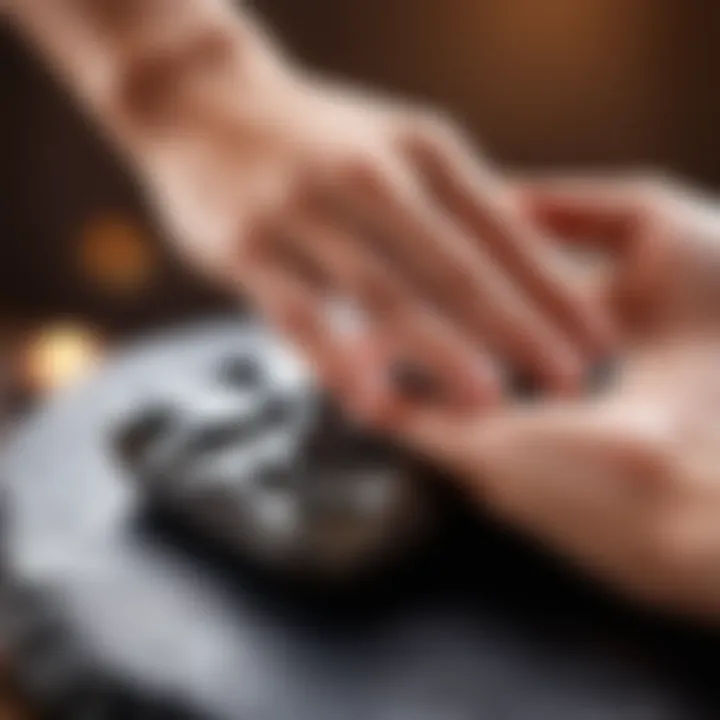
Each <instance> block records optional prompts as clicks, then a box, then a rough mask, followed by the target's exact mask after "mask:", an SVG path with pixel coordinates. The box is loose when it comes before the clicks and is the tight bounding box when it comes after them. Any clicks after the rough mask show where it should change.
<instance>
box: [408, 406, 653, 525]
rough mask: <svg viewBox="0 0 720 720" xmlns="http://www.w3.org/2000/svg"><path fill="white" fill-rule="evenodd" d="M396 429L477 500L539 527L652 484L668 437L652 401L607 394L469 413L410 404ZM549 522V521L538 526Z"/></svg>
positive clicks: (591, 508)
mask: <svg viewBox="0 0 720 720" xmlns="http://www.w3.org/2000/svg"><path fill="white" fill-rule="evenodd" d="M402 435H403V437H404V438H405V440H406V442H408V443H409V444H410V445H412V447H414V448H416V449H418V450H419V451H420V452H423V453H425V454H427V455H429V456H431V458H432V459H433V460H435V461H436V462H439V463H441V464H443V465H445V466H446V467H448V468H449V469H450V470H452V471H454V472H456V473H458V474H459V476H460V477H461V481H462V483H463V484H464V485H465V486H466V487H467V489H468V490H469V491H470V492H471V493H472V494H473V495H475V496H476V497H477V498H478V499H481V500H482V501H484V502H487V503H488V504H489V505H490V506H492V507H494V508H495V509H497V510H499V511H500V512H501V513H502V514H503V515H505V516H507V517H508V519H511V520H513V521H515V522H519V523H520V524H522V525H525V526H530V527H532V528H534V529H536V530H538V531H543V530H548V529H550V530H551V529H552V528H550V527H549V526H550V525H552V523H553V522H555V521H556V520H557V518H558V517H559V516H560V515H563V513H565V512H574V513H579V514H580V515H582V514H583V513H585V512H586V511H588V510H592V511H593V512H596V513H597V511H598V510H599V509H600V507H599V504H601V503H602V504H606V505H607V504H611V501H613V499H614V498H615V496H616V495H618V494H625V493H633V494H635V493H644V492H646V491H648V490H651V489H652V488H651V487H650V485H651V484H652V482H653V481H654V480H655V479H656V477H657V473H658V469H659V467H660V463H659V458H661V457H663V455H662V453H661V452H660V449H661V448H662V447H663V443H664V442H665V438H666V429H665V427H664V425H663V418H662V414H660V413H659V410H658V408H657V407H654V406H653V407H650V406H645V405H642V404H636V405H634V406H632V407H628V404H627V403H623V404H620V403H617V402H614V401H612V400H609V401H608V400H602V401H588V402H584V403H556V404H548V405H542V406H540V405H538V406H526V407H516V408H513V409H507V408H505V409H501V410H497V411H493V412H492V413H488V414H485V415H484V416H483V415H478V416H477V417H475V418H474V419H472V420H468V419H467V418H466V419H462V418H458V417H455V418H450V417H447V416H446V417H443V416H441V415H439V414H437V413H429V412H428V413H421V412H417V413H415V414H414V415H413V417H412V418H408V419H407V420H406V422H405V426H404V427H403V428H402ZM545 526H548V527H545Z"/></svg>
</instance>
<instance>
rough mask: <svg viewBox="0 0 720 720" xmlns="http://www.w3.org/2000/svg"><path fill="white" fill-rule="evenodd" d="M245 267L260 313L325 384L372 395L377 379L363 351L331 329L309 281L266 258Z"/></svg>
mask: <svg viewBox="0 0 720 720" xmlns="http://www.w3.org/2000/svg"><path fill="white" fill-rule="evenodd" d="M248 270H249V272H247V275H246V278H247V279H246V281H245V283H244V284H245V287H246V289H247V290H248V292H249V293H250V295H251V297H252V298H253V299H254V300H255V302H256V303H257V305H258V307H259V309H260V311H261V313H262V314H263V315H264V317H265V318H267V320H268V321H269V322H270V323H271V324H272V325H274V326H276V327H277V328H278V329H279V330H280V332H282V333H283V335H284V337H286V338H287V339H288V340H289V341H290V342H291V343H292V344H293V345H294V346H295V347H296V348H297V349H298V350H300V351H301V352H302V353H303V354H304V355H305V357H306V358H307V359H308V361H309V362H310V364H311V365H312V366H313V368H314V369H315V371H316V372H317V374H318V375H319V377H320V379H321V381H322V383H323V385H324V386H325V387H326V388H328V389H330V390H333V391H337V392H345V393H348V392H350V393H353V394H354V395H362V396H365V395H367V396H368V397H370V396H372V397H375V396H376V395H377V393H378V389H379V386H380V383H381V380H380V379H379V376H378V373H377V372H376V368H374V367H373V365H372V363H371V362H370V356H369V354H368V353H367V352H365V351H364V350H361V351H360V352H358V347H357V342H356V343H355V346H354V345H353V342H352V341H351V339H349V338H348V337H347V336H343V335H339V334H338V333H337V332H333V329H332V325H331V322H330V321H329V317H328V312H327V307H326V304H325V303H324V302H323V299H322V298H321V297H320V296H319V295H318V294H317V292H316V291H315V290H313V288H312V287H311V286H309V285H308V284H307V283H305V282H303V281H302V280H301V279H299V278H298V276H297V274H296V273H295V272H293V271H292V270H290V269H289V268H287V267H286V266H285V265H284V264H283V263H282V262H280V261H274V260H272V259H270V258H266V259H264V260H263V261H261V262H257V263H255V265H254V266H253V267H252V268H251V269H250V268H249V269H248Z"/></svg>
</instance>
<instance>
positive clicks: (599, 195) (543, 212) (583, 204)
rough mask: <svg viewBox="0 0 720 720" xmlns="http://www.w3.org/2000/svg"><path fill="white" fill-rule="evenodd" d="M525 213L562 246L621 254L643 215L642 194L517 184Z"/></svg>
mask: <svg viewBox="0 0 720 720" xmlns="http://www.w3.org/2000/svg"><path fill="white" fill-rule="evenodd" d="M513 188H514V190H515V194H516V197H517V200H518V202H519V203H520V207H521V209H522V210H523V211H524V212H525V213H527V215H528V216H529V217H530V218H531V220H533V222H535V223H536V224H537V225H538V226H540V227H542V228H544V229H545V230H547V231H548V232H549V233H550V234H551V235H554V236H555V238H556V239H557V240H559V241H561V242H563V243H572V244H575V243H580V244H591V245H592V246H594V247H595V248H596V249H598V250H604V251H612V252H618V251H623V249H625V246H626V244H627V243H628V242H630V241H631V240H632V238H633V236H634V230H635V228H636V226H637V220H638V216H639V215H640V213H641V207H642V203H641V198H640V191H639V190H638V189H637V188H636V187H634V186H633V185H631V184H630V183H626V182H622V181H613V180H603V179H601V178H587V177H584V178H583V177H574V178H573V177H564V178H563V177H560V178H551V177H546V178H536V179H533V180H526V181H516V182H515V183H514V185H513Z"/></svg>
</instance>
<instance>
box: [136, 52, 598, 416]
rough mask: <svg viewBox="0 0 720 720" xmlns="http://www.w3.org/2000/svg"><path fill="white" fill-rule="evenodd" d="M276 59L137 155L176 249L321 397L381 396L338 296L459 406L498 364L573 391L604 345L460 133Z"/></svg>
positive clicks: (589, 311)
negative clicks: (315, 373) (337, 319)
mask: <svg viewBox="0 0 720 720" xmlns="http://www.w3.org/2000/svg"><path fill="white" fill-rule="evenodd" d="M246 61H247V58H246ZM258 62H259V61H258ZM269 65H271V66H272V71H267V72H266V71H264V70H263V71H258V72H255V71H251V72H250V75H251V76H252V77H253V82H246V83H245V84H243V83H240V82H238V84H237V87H236V88H234V89H233V88H231V87H230V86H227V87H226V88H225V91H224V93H223V94H222V101H221V102H220V101H217V96H215V97H214V98H213V99H212V102H211V101H209V100H207V97H206V96H205V95H203V98H204V99H203V100H202V102H198V103H196V106H197V107H199V108H200V110H203V108H204V110H203V112H201V111H200V110H198V111H197V112H195V114H194V115H193V117H194V120H193V124H192V127H191V128H190V129H187V128H184V127H182V126H177V125H176V126H174V127H173V128H171V129H170V130H166V131H165V134H161V135H160V139H159V140H156V139H155V136H154V135H152V134H148V136H147V137H148V140H147V142H146V144H145V145H142V144H141V143H138V144H137V146H138V147H143V152H142V153H141V155H142V157H141V163H142V165H143V166H144V168H145V174H146V176H147V178H149V181H150V182H149V185H150V190H151V194H152V196H153V197H154V198H155V201H156V206H157V207H158V208H159V210H160V211H161V213H162V215H163V217H165V218H166V220H167V222H168V224H169V225H170V226H171V227H172V228H173V236H174V237H175V238H176V239H177V242H178V243H179V244H180V246H181V248H182V249H183V251H184V252H185V253H186V254H187V255H189V256H190V257H191V258H192V259H193V260H194V261H195V262H196V263H198V264H200V265H202V266H203V267H205V268H206V269H208V270H209V271H210V272H211V273H212V275H213V276H214V277H215V278H221V279H222V280H223V281H224V282H225V283H226V284H227V285H228V286H229V287H231V288H234V289H237V290H239V289H240V288H242V290H243V291H245V292H246V293H247V294H248V295H249V296H250V298H251V299H252V300H254V301H255V302H256V303H257V304H258V305H259V306H260V308H261V310H262V311H263V312H264V313H265V315H266V316H267V317H268V318H269V319H270V320H271V321H272V322H274V323H276V324H277V325H279V326H280V327H281V328H282V329H283V330H284V331H285V332H286V333H287V335H288V336H289V337H290V338H291V339H293V340H294V341H295V342H296V343H297V344H298V345H300V346H301V347H302V348H303V349H304V350H306V351H307V353H308V354H309V355H310V357H311V359H312V360H313V361H314V363H315V364H316V365H317V366H318V368H319V370H320V374H321V376H322V377H323V379H324V380H325V381H326V383H327V384H328V385H330V386H331V387H335V388H341V389H346V388H347V386H348V385H352V386H353V387H356V386H358V384H359V386H361V387H363V388H364V391H363V392H365V395H366V398H367V397H370V398H377V399H378V401H380V400H379V399H380V398H381V397H384V396H385V395H387V393H388V392H389V389H388V384H387V383H386V377H385V376H382V377H378V378H371V379H370V380H369V382H368V378H367V368H368V367H369V366H368V364H367V363H366V362H365V361H364V354H363V353H361V352H358V347H357V343H356V342H355V339H354V338H353V339H348V338H347V337H345V336H344V335H343V334H342V333H341V332H334V331H333V329H332V326H331V325H329V323H328V318H327V314H326V311H327V306H328V299H329V298H339V299H349V300H350V301H352V302H353V303H354V304H355V305H356V306H357V307H359V309H360V310H361V312H362V314H363V318H364V321H365V324H364V328H365V331H366V332H365V334H364V335H363V337H362V339H361V340H360V342H362V344H363V345H374V344H382V345H383V347H384V348H385V350H389V354H390V355H391V356H394V359H401V360H402V359H408V358H410V359H412V361H413V362H414V363H417V364H420V365H421V366H422V367H423V368H424V369H426V370H428V371H429V372H430V373H431V374H432V375H433V376H434V378H436V379H437V380H439V384H440V385H441V387H443V389H444V390H446V391H447V392H448V394H449V398H450V399H451V400H452V401H453V402H454V403H457V402H459V403H461V404H468V402H469V403H470V404H471V405H472V406H473V407H476V406H477V405H478V404H479V405H484V404H490V403H492V402H494V401H496V400H497V399H498V398H499V396H500V395H501V391H502V378H501V377H499V374H498V372H497V367H498V366H502V367H510V368H513V369H514V370H515V372H517V373H519V374H523V375H526V376H529V377H531V378H533V379H534V381H535V382H536V384H537V385H538V387H539V388H541V389H545V390H548V391H551V392H558V393H561V392H572V391H574V390H576V389H577V388H578V387H579V386H580V384H581V378H582V376H583V374H584V370H585V368H586V366H588V365H589V364H590V362H591V361H592V360H593V359H594V358H596V357H597V356H598V355H602V354H603V353H604V352H606V350H607V347H608V336H609V331H608V329H607V327H606V323H605V322H604V320H603V318H602V316H601V312H600V310H599V308H597V307H594V306H593V304H592V302H591V301H590V300H589V299H588V298H586V297H585V296H584V295H583V293H582V291H581V290H579V289H578V288H576V287H574V286H573V280H572V278H570V277H569V276H567V275H564V274H563V272H564V268H563V266H562V265H561V263H560V262H559V259H558V257H557V253H556V250H555V249H554V248H552V247H551V245H550V243H548V242H547V241H546V239H545V238H544V237H542V233H541V232H540V231H538V230H537V229H534V228H533V227H532V225H531V224H530V223H529V222H528V221H527V220H524V219H523V218H522V216H521V214H520V213H518V212H517V211H516V209H515V208H514V207H513V203H512V202H511V199H510V198H509V196H508V194H507V190H506V189H505V188H504V187H502V186H501V183H499V182H498V181H497V180H496V179H494V178H493V175H492V173H491V172H490V171H489V170H488V168H487V167H486V166H484V165H483V164H481V163H479V162H476V160H475V159H474V157H475V155H474V152H473V151H472V150H471V148H470V146H469V144H468V143H467V141H466V140H464V139H463V138H462V136H461V133H460V132H459V131H458V130H457V129H456V128H455V127H453V125H452V123H450V122H449V121H447V120H444V119H440V118H438V117H437V116H436V115H434V114H433V113H429V112H427V111H425V110H422V109H421V110H417V109H415V108H409V107H406V106H403V105H401V104H399V103H395V102H388V101H385V100H382V99H380V98H378V97H374V96H370V95H367V94H362V93H360V92H357V91H355V90H352V89H349V88H346V87H342V86H336V85H331V84H329V83H326V82H324V81H322V80H319V79H318V78H315V77H310V76H307V75H303V74H301V73H299V72H298V71H297V70H296V69H294V68H293V69H287V68H284V67H280V68H278V66H277V65H276V64H273V63H269ZM246 72H247V66H246ZM168 133H170V134H168ZM383 372H384V368H383ZM381 374H382V373H381ZM371 385H372V388H374V389H372V390H371V389H369V386H371Z"/></svg>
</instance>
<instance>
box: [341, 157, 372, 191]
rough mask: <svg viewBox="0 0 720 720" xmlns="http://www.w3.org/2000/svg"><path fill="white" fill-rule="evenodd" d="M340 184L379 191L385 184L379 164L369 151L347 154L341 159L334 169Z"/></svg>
mask: <svg viewBox="0 0 720 720" xmlns="http://www.w3.org/2000/svg"><path fill="white" fill-rule="evenodd" d="M333 174H334V175H335V177H336V178H337V179H339V180H340V182H342V183H345V184H347V185H351V186H354V187H358V188H364V189H371V190H373V189H378V187H379V186H381V185H382V184H383V176H382V173H381V171H380V167H379V164H378V162H377V160H376V159H375V157H374V156H373V155H372V153H371V152H370V151H369V150H368V151H365V152H357V153H352V154H347V155H345V156H344V157H342V158H341V159H339V160H338V161H337V162H336V164H335V168H334V173H333Z"/></svg>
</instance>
